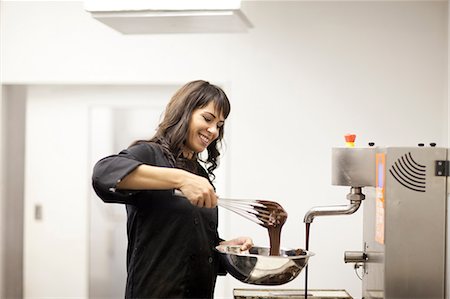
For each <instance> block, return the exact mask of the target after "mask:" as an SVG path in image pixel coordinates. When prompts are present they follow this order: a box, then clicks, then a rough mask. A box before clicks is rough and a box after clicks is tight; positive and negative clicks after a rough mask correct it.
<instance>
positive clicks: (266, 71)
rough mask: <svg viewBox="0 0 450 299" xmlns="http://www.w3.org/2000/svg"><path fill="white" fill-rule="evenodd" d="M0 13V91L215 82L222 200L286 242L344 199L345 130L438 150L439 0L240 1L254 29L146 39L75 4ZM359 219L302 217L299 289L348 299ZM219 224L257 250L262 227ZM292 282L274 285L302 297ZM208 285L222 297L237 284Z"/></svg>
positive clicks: (442, 51)
mask: <svg viewBox="0 0 450 299" xmlns="http://www.w3.org/2000/svg"><path fill="white" fill-rule="evenodd" d="M3 6H4V8H5V9H3V10H2V12H1V14H2V15H1V19H2V25H3V26H2V27H1V32H0V33H1V35H2V43H1V45H0V47H1V48H0V50H1V55H2V56H1V61H2V63H1V72H2V76H3V80H4V82H5V83H23V84H36V83H37V84H39V83H49V84H59V83H83V84H94V83H108V84H115V83H117V84H126V83H142V84H158V83H168V84H180V83H182V82H185V81H189V80H192V79H197V78H205V79H208V80H210V81H212V82H220V83H226V87H227V92H228V93H229V95H230V97H231V100H232V114H231V117H230V119H229V123H228V126H227V128H226V129H227V131H228V132H230V133H231V134H230V136H231V138H230V140H229V143H228V152H227V155H228V158H229V160H230V168H229V173H228V174H227V175H228V176H229V182H228V186H229V187H228V189H227V194H225V195H229V196H236V197H252V198H260V197H263V198H267V199H274V200H277V201H279V202H280V203H281V204H282V205H283V206H284V207H285V209H286V210H287V211H288V212H289V218H288V222H287V223H286V225H285V227H284V229H283V235H282V244H283V245H284V246H296V247H297V246H301V247H302V246H304V225H303V224H302V219H303V215H304V214H305V212H306V211H307V210H308V209H309V208H311V207H312V206H316V205H327V204H345V203H346V200H345V198H344V196H345V194H346V193H347V191H348V190H347V189H346V188H340V187H333V186H331V185H330V171H329V170H330V149H331V147H333V146H341V145H342V144H343V137H342V136H343V135H344V134H346V133H348V132H354V133H356V134H357V135H358V137H357V145H360V146H364V145H365V144H367V142H369V141H374V142H376V144H377V145H380V146H383V145H411V146H414V145H416V144H417V143H419V142H424V143H429V142H437V143H438V145H439V146H447V145H448V144H447V140H448V125H447V121H448V105H447V87H448V79H447V56H448V50H447V40H448V36H447V14H448V9H447V2H446V1H435V2H433V1H424V2H421V1H414V2H409V1H408V2H370V1H368V2H294V1H288V2H279V1H277V2H266V1H251V2H245V3H244V6H243V8H244V11H245V12H246V14H247V16H248V17H249V19H250V20H251V22H252V23H253V24H254V26H255V27H254V29H252V30H251V31H250V32H249V33H247V34H217V35H216V34H189V35H177V34H173V35H146V36H138V35H136V36H132V35H131V36H123V35H121V34H119V33H117V32H115V31H112V30H111V29H109V28H108V27H106V26H105V25H103V24H101V23H99V22H96V21H95V20H92V19H91V18H90V16H89V15H88V14H87V13H85V12H84V11H83V10H82V5H81V3H77V2H64V3H55V2H51V3H50V2H29V3H21V2H14V3H13V2H6V3H4V4H3ZM361 214H362V213H361V211H359V212H358V213H357V214H355V215H352V216H346V217H334V218H333V217H330V218H323V219H316V220H315V221H314V223H313V225H312V236H311V243H310V248H311V250H312V251H314V252H315V253H316V256H315V257H314V258H312V259H311V262H310V267H309V271H310V273H309V277H310V278H309V281H310V287H311V288H338V289H347V290H348V291H349V292H350V293H351V294H352V295H354V296H356V297H358V296H359V294H360V281H359V280H358V278H357V277H356V276H355V274H354V272H353V268H352V266H351V265H345V264H344V262H343V252H344V251H345V250H358V249H361V247H362V245H361V236H362V230H361V224H362V221H361ZM230 219H231V221H230V223H229V227H228V228H227V231H229V233H228V232H226V233H225V232H224V233H223V237H232V236H234V235H236V234H248V235H252V236H254V239H255V241H256V243H257V244H261V245H264V244H267V242H268V238H267V236H266V232H265V231H264V230H263V229H261V228H260V227H257V226H255V225H253V224H252V223H249V222H247V221H246V220H241V219H239V218H238V217H233V216H230ZM80 225H82V224H80ZM228 234H229V235H228ZM336 236H337V239H338V240H336ZM303 275H304V274H301V276H300V278H297V279H296V280H294V281H293V282H292V283H290V284H288V285H285V286H282V287H288V288H303V279H304V278H303ZM219 284H221V285H223V286H224V287H223V288H224V289H225V290H228V293H227V294H226V295H224V296H229V294H230V292H231V288H232V287H236V286H238V287H243V288H244V287H249V286H247V285H244V284H239V283H237V282H235V281H234V280H232V279H226V280H224V279H222V278H221V279H219Z"/></svg>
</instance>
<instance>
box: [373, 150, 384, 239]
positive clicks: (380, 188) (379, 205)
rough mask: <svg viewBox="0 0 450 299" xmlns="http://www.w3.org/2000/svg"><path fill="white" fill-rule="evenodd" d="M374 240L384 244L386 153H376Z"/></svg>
mask: <svg viewBox="0 0 450 299" xmlns="http://www.w3.org/2000/svg"><path fill="white" fill-rule="evenodd" d="M376 166H377V167H376V195H375V241H377V242H378V243H380V244H384V219H385V217H384V212H385V203H384V189H385V181H386V173H385V170H386V155H385V154H376Z"/></svg>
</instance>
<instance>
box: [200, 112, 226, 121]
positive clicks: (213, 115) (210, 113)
mask: <svg viewBox="0 0 450 299" xmlns="http://www.w3.org/2000/svg"><path fill="white" fill-rule="evenodd" d="M205 113H208V114H209V115H211V116H212V117H214V118H217V116H216V115H215V114H214V113H212V112H209V111H205ZM219 121H220V122H224V121H225V120H219Z"/></svg>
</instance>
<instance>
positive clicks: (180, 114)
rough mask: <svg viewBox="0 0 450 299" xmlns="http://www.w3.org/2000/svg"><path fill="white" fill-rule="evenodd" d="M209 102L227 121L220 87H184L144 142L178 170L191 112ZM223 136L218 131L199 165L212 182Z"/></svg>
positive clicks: (197, 84) (202, 84) (201, 83)
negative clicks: (154, 145)
mask: <svg viewBox="0 0 450 299" xmlns="http://www.w3.org/2000/svg"><path fill="white" fill-rule="evenodd" d="M210 102H213V103H214V107H215V108H216V110H217V111H219V113H221V114H222V115H223V117H224V118H225V119H226V118H227V117H228V115H229V114H230V108H231V107H230V102H229V100H228V97H227V96H226V94H225V92H224V91H223V90H222V89H221V88H220V87H218V86H215V85H213V84H210V83H209V82H207V81H203V80H197V81H192V82H189V83H187V84H185V85H184V86H182V87H181V88H180V89H179V90H178V91H177V92H176V93H175V94H174V95H173V97H172V99H171V100H170V101H169V103H168V104H167V107H166V110H165V112H164V117H163V120H162V121H161V122H160V124H159V125H158V129H157V131H156V134H155V135H154V136H153V137H152V138H151V139H150V140H148V142H155V143H157V144H160V145H161V146H162V148H163V151H164V154H165V155H166V157H167V158H168V159H169V161H170V162H171V164H172V165H173V166H180V162H179V161H180V160H183V157H182V149H183V146H184V145H185V142H186V139H187V137H188V129H189V121H190V119H191V115H192V113H193V111H194V110H196V109H199V108H203V107H205V106H207V105H208V104H209V103H210ZM223 134H224V126H222V127H220V129H219V137H218V138H217V139H216V140H214V141H213V142H211V143H210V144H209V145H208V147H207V151H208V157H207V160H206V161H203V162H205V163H206V166H207V171H208V175H209V176H210V178H211V179H214V177H215V176H214V173H213V171H214V170H215V169H216V168H217V166H218V165H219V156H220V152H219V148H220V147H221V145H222V139H223ZM135 143H138V142H135ZM196 158H198V155H197V156H196ZM181 164H183V163H181Z"/></svg>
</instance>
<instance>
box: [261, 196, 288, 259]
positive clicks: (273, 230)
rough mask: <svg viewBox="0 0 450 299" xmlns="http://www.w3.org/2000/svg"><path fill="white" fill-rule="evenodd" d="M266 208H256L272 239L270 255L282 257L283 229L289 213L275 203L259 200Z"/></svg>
mask: <svg viewBox="0 0 450 299" xmlns="http://www.w3.org/2000/svg"><path fill="white" fill-rule="evenodd" d="M257 202H258V203H260V204H263V205H264V206H265V207H255V210H256V211H257V212H258V214H257V216H256V217H258V219H259V220H261V221H262V222H263V224H261V225H262V226H263V227H265V228H267V230H268V232H269V239H270V255H280V241H281V228H282V227H283V225H284V223H285V222H286V219H287V216H288V214H287V212H286V211H285V210H284V209H283V207H282V206H281V205H279V204H278V203H277V202H274V201H267V200H258V201H257Z"/></svg>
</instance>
